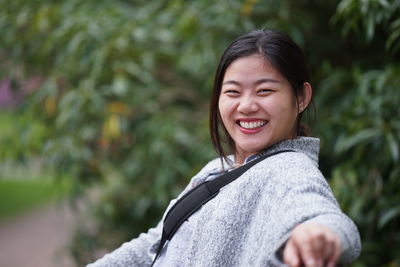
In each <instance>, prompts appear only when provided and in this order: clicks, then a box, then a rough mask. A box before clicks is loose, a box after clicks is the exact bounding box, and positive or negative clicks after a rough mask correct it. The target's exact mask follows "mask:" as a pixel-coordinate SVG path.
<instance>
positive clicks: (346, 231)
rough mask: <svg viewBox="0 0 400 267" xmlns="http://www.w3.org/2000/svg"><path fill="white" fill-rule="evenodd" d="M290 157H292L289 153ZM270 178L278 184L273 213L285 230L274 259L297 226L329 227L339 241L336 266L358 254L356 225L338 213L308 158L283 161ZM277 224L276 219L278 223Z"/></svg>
mask: <svg viewBox="0 0 400 267" xmlns="http://www.w3.org/2000/svg"><path fill="white" fill-rule="evenodd" d="M293 154H294V153H293ZM282 167H283V168H280V170H278V172H279V173H276V174H275V175H274V177H279V178H277V179H276V181H275V182H276V183H277V184H279V188H281V189H282V190H281V191H280V197H278V198H279V199H281V204H280V205H279V209H277V210H275V211H274V214H275V215H276V216H277V218H280V219H281V221H282V222H283V224H284V228H285V229H286V234H285V235H284V236H283V238H282V239H281V242H280V244H279V243H278V244H279V246H277V251H276V253H275V255H276V256H277V257H275V259H276V258H278V259H280V260H281V255H282V250H283V248H284V245H285V243H286V241H287V240H288V239H289V237H290V234H291V231H292V230H293V228H294V227H295V226H296V225H298V224H300V223H315V224H321V225H324V226H326V227H329V228H330V229H331V230H332V231H334V232H335V233H336V234H337V235H338V237H339V238H340V241H341V256H340V259H339V264H349V263H350V262H352V261H353V260H354V259H355V258H357V256H358V255H359V254H360V250H361V245H360V243H361V242H360V236H359V232H358V229H357V227H356V225H355V224H354V223H353V221H352V220H351V219H350V218H349V217H348V216H346V215H345V214H344V213H343V212H342V211H341V210H340V207H339V205H338V203H337V201H336V199H335V198H334V196H333V193H332V191H331V188H330V187H329V185H328V183H327V182H326V180H325V178H324V177H323V176H322V174H321V172H320V171H319V170H318V168H317V166H315V165H314V164H313V163H312V162H311V161H309V160H308V158H307V157H306V156H305V155H304V156H302V155H301V156H299V155H293V157H292V158H286V162H285V163H283V164H282ZM278 220H279V219H278Z"/></svg>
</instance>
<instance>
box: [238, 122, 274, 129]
mask: <svg viewBox="0 0 400 267" xmlns="http://www.w3.org/2000/svg"><path fill="white" fill-rule="evenodd" d="M239 124H240V126H241V127H243V128H246V129H255V128H260V127H261V126H264V125H265V124H267V122H266V121H252V122H246V121H239Z"/></svg>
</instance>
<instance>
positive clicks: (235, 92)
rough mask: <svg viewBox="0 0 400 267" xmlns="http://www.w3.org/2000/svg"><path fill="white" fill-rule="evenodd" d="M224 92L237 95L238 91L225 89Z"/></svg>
mask: <svg viewBox="0 0 400 267" xmlns="http://www.w3.org/2000/svg"><path fill="white" fill-rule="evenodd" d="M224 93H225V94H227V95H238V94H239V91H237V90H233V89H230V90H225V91H224Z"/></svg>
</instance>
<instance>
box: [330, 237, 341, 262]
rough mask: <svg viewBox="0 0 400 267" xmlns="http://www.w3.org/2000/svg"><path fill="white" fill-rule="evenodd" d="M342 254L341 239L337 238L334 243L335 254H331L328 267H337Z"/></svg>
mask: <svg viewBox="0 0 400 267" xmlns="http://www.w3.org/2000/svg"><path fill="white" fill-rule="evenodd" d="M340 253H341V244H340V239H339V238H337V237H336V236H335V237H334V242H333V253H332V254H331V257H330V259H329V260H328V267H333V266H336V263H337V262H338V261H339V258H340Z"/></svg>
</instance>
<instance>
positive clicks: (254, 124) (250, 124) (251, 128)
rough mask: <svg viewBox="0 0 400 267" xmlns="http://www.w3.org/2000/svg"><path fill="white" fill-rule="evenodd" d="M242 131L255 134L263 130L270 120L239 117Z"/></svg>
mask: <svg viewBox="0 0 400 267" xmlns="http://www.w3.org/2000/svg"><path fill="white" fill-rule="evenodd" d="M236 123H237V124H238V125H239V129H240V131H241V132H243V133H246V134H255V133H258V132H259V131H261V130H262V128H263V126H265V125H266V124H267V123H268V121H266V120H260V119H239V120H237V121H236Z"/></svg>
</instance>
